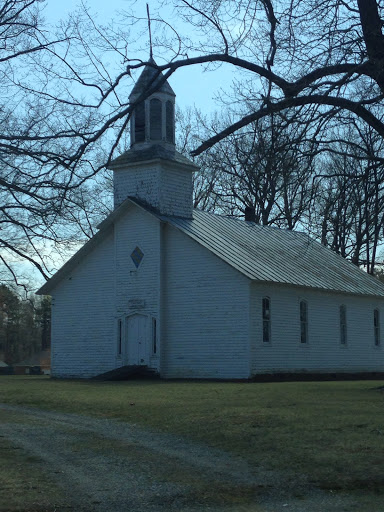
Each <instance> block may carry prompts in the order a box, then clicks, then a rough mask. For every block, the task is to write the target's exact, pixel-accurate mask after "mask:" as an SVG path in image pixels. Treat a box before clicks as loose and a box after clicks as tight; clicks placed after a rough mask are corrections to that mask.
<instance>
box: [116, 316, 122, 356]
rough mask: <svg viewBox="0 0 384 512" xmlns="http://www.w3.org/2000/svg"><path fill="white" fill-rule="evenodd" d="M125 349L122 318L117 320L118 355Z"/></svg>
mask: <svg viewBox="0 0 384 512" xmlns="http://www.w3.org/2000/svg"><path fill="white" fill-rule="evenodd" d="M122 349H123V321H122V320H121V318H119V320H118V321H117V355H118V356H121V352H122Z"/></svg>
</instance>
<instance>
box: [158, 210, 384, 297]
mask: <svg viewBox="0 0 384 512" xmlns="http://www.w3.org/2000/svg"><path fill="white" fill-rule="evenodd" d="M161 219H162V220H163V221H166V222H168V223H170V224H172V225H173V226H175V227H177V228H178V229H180V230H181V231H183V232H184V233H186V234H187V235H188V236H190V237H191V238H193V239H194V240H196V241H197V242H199V243H200V244H202V245H204V247H206V248H208V249H209V250H210V251H212V252H213V253H214V254H216V255H217V256H219V257H220V258H221V259H222V260H224V261H226V262H227V263H228V264H230V265H231V266H233V267H234V268H236V269H237V270H239V271H240V272H242V273H243V274H244V275H246V276H247V277H249V278H250V279H254V280H257V281H263V282H270V283H279V284H289V285H294V286H302V287H310V288H317V289H320V290H324V291H336V292H343V293H352V294H358V295H360V294H361V295H375V296H382V297H384V285H383V284H382V283H381V282H380V281H379V280H378V279H376V278H374V277H372V276H369V275H368V274H367V273H366V272H364V271H362V270H360V269H359V268H357V267H356V266H355V265H353V264H352V263H350V262H348V261H347V260H345V259H344V258H342V257H341V256H339V255H337V254H335V253H334V252H333V251H331V250H330V249H328V248H326V247H324V246H323V245H321V244H320V243H318V242H316V241H315V240H313V239H312V238H310V237H309V236H308V235H306V234H305V233H300V232H297V231H289V230H284V229H279V228H273V227H269V226H259V225H258V224H255V223H252V222H245V221H243V220H238V219H233V218H228V217H223V216H220V215H214V214H211V213H207V212H203V211H199V210H194V214H193V219H184V218H176V217H164V216H162V217H161Z"/></svg>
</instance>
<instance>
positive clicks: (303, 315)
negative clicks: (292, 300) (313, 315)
mask: <svg viewBox="0 0 384 512" xmlns="http://www.w3.org/2000/svg"><path fill="white" fill-rule="evenodd" d="M300 321H301V322H306V321H307V303H306V302H305V301H303V300H302V301H301V302H300Z"/></svg>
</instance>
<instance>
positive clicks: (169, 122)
mask: <svg viewBox="0 0 384 512" xmlns="http://www.w3.org/2000/svg"><path fill="white" fill-rule="evenodd" d="M165 114H166V115H165V127H166V128H165V132H166V134H165V136H166V140H167V142H172V143H173V142H174V128H175V127H174V119H175V116H174V113H173V103H172V101H167V103H166V109H165Z"/></svg>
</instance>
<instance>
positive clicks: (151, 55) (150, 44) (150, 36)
mask: <svg viewBox="0 0 384 512" xmlns="http://www.w3.org/2000/svg"><path fill="white" fill-rule="evenodd" d="M147 18H148V33H149V59H150V60H152V59H153V52H152V32H151V17H150V16H149V5H148V4H147Z"/></svg>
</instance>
